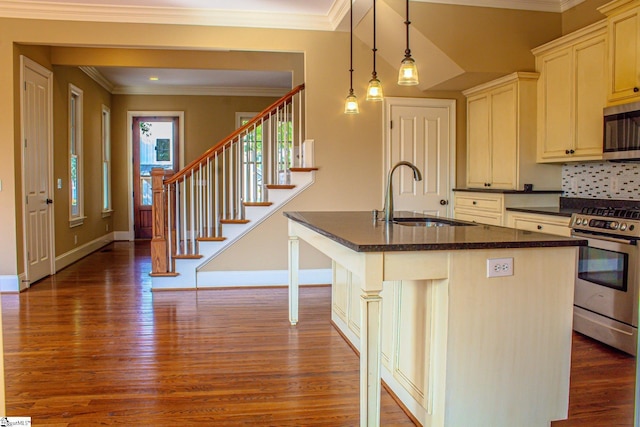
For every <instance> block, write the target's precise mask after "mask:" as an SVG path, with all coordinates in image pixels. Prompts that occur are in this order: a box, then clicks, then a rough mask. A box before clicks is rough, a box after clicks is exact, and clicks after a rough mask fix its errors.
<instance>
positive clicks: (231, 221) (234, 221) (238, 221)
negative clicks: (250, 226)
mask: <svg viewBox="0 0 640 427" xmlns="http://www.w3.org/2000/svg"><path fill="white" fill-rule="evenodd" d="M249 222H250V221H249V220H248V219H221V220H220V223H221V224H247V223H249Z"/></svg>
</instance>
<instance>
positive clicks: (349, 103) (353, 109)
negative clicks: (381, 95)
mask: <svg viewBox="0 0 640 427" xmlns="http://www.w3.org/2000/svg"><path fill="white" fill-rule="evenodd" d="M349 20H350V29H349V36H350V46H349V47H350V49H349V95H347V99H346V100H345V101H344V113H345V114H358V113H359V112H360V109H359V108H358V98H357V97H356V95H355V94H354V93H353V0H351V8H350V9H349Z"/></svg>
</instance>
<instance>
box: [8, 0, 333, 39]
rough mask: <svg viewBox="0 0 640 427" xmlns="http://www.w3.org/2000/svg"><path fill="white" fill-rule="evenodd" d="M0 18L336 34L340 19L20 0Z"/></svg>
mask: <svg viewBox="0 0 640 427" xmlns="http://www.w3.org/2000/svg"><path fill="white" fill-rule="evenodd" d="M334 6H335V5H334ZM339 11H340V9H339V10H338V12H339ZM334 13H335V12H334ZM0 17H5V18H23V19H47V20H63V21H88V22H121V23H143V24H176V25H202V26H216V27H248V28H279V29H291V30H318V31H333V23H332V22H331V20H332V19H334V20H335V19H338V18H337V16H334V15H332V16H327V15H303V14H293V13H292V14H286V13H271V12H246V11H242V12H241V11H228V10H213V9H196V8H180V7H149V6H128V5H122V6H116V5H109V6H105V5H90V4H70V3H49V2H44V1H32V2H31V1H30V2H24V1H20V0H0Z"/></svg>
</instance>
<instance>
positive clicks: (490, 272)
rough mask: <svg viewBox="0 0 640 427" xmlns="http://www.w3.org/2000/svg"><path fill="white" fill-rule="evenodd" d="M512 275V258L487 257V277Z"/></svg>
mask: <svg viewBox="0 0 640 427" xmlns="http://www.w3.org/2000/svg"><path fill="white" fill-rule="evenodd" d="M502 276H513V258H489V259H487V277H502Z"/></svg>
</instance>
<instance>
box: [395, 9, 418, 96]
mask: <svg viewBox="0 0 640 427" xmlns="http://www.w3.org/2000/svg"><path fill="white" fill-rule="evenodd" d="M404 24H405V25H406V28H407V48H406V49H405V51H404V59H403V60H402V62H401V63H400V71H398V84H399V85H402V86H415V85H417V84H418V67H417V66H416V61H415V60H414V59H413V58H412V57H411V49H409V25H411V21H409V0H407V20H406V21H404Z"/></svg>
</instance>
